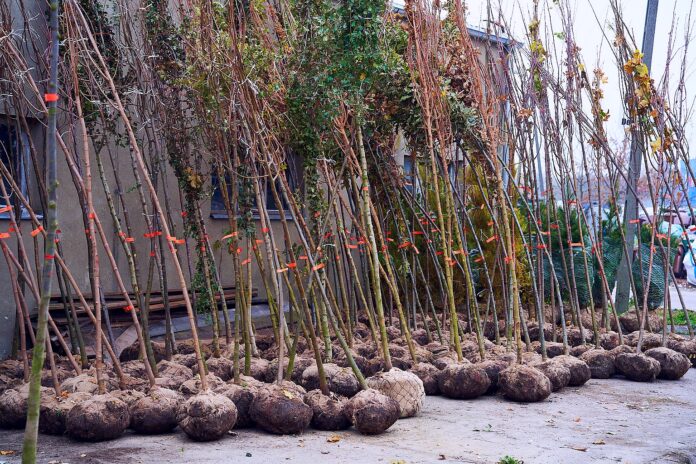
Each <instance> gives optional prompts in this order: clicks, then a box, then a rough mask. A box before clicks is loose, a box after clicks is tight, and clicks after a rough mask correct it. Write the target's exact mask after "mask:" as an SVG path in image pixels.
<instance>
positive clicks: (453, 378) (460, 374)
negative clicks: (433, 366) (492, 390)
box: [438, 364, 491, 400]
mask: <svg viewBox="0 0 696 464" xmlns="http://www.w3.org/2000/svg"><path fill="white" fill-rule="evenodd" d="M438 385H439V386H440V392H442V394H443V395H444V396H446V397H448V398H457V399H465V400H468V399H473V398H477V397H479V396H481V395H483V394H484V393H486V391H487V390H488V387H490V385H491V381H490V379H489V378H488V375H487V374H486V371H484V370H483V369H481V368H480V367H478V366H476V365H474V364H450V365H449V366H447V367H446V368H444V369H443V370H442V372H440V375H439V377H438Z"/></svg>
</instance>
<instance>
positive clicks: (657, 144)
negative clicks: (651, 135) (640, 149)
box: [650, 137, 662, 153]
mask: <svg viewBox="0 0 696 464" xmlns="http://www.w3.org/2000/svg"><path fill="white" fill-rule="evenodd" d="M650 148H652V152H653V153H655V152H656V151H659V150H660V148H662V137H658V138H656V139H655V140H653V141H652V142H650Z"/></svg>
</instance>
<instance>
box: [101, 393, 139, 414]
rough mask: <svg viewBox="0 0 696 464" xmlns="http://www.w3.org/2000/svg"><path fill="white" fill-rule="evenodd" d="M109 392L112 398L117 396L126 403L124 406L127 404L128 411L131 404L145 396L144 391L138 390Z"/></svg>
mask: <svg viewBox="0 0 696 464" xmlns="http://www.w3.org/2000/svg"><path fill="white" fill-rule="evenodd" d="M109 394H111V396H113V397H114V398H118V399H119V400H121V401H123V402H124V403H126V406H128V410H129V411H130V408H131V406H133V405H134V404H135V402H136V401H138V400H139V399H140V398H144V397H145V393H143V392H141V391H138V390H114V391H111V392H109Z"/></svg>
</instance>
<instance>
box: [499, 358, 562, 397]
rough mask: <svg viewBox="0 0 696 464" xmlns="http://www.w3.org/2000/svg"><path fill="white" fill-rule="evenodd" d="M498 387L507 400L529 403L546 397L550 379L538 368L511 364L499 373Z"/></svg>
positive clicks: (549, 392)
mask: <svg viewBox="0 0 696 464" xmlns="http://www.w3.org/2000/svg"><path fill="white" fill-rule="evenodd" d="M498 388H500V391H501V392H502V394H503V396H505V398H507V399H509V400H512V401H520V402H524V403H531V402H536V401H543V400H545V399H546V398H548V396H549V395H550V394H551V381H550V380H549V378H548V377H546V375H544V373H542V372H541V371H540V370H538V369H535V368H533V367H530V366H525V365H523V364H513V365H512V366H510V367H508V368H507V369H505V370H503V371H502V372H501V373H500V376H499V377H498Z"/></svg>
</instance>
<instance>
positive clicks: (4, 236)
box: [0, 232, 10, 239]
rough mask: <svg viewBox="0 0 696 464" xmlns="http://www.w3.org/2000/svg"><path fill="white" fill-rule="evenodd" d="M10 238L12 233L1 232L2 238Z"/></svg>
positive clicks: (0, 237) (0, 236)
mask: <svg viewBox="0 0 696 464" xmlns="http://www.w3.org/2000/svg"><path fill="white" fill-rule="evenodd" d="M6 238H10V234H8V233H7V232H0V239H6Z"/></svg>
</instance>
